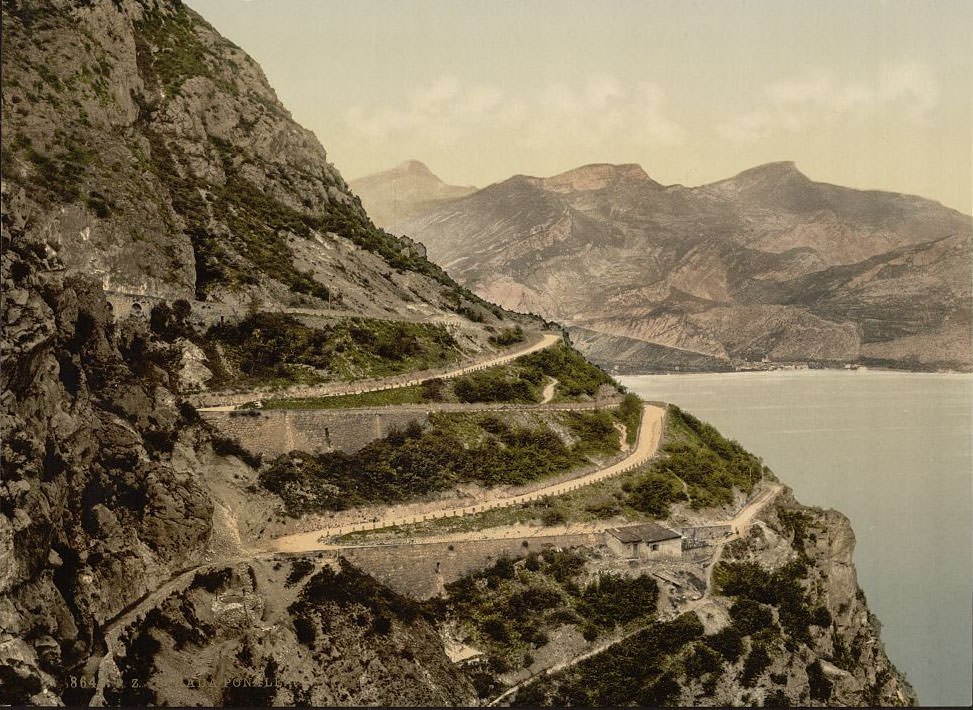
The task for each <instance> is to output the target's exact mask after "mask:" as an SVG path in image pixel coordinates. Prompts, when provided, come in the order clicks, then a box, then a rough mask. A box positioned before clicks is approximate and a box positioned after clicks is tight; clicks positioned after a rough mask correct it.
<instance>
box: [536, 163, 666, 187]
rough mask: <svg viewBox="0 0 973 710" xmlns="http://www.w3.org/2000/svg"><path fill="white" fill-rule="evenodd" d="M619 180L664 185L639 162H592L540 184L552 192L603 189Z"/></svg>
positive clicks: (545, 179)
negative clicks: (619, 163) (651, 175)
mask: <svg viewBox="0 0 973 710" xmlns="http://www.w3.org/2000/svg"><path fill="white" fill-rule="evenodd" d="M619 182H635V183H643V184H648V185H653V186H657V187H662V185H660V184H659V183H657V182H656V181H655V180H653V179H652V178H650V177H649V176H648V173H646V172H645V170H643V169H642V166H641V165H639V164H638V163H623V164H621V165H616V164H614V163H591V164H589V165H582V166H581V167H579V168H574V169H572V170H568V171H566V172H563V173H560V174H558V175H554V176H552V177H549V178H540V179H539V184H540V186H541V187H543V188H544V189H546V190H550V191H552V192H575V191H585V190H601V189H604V188H606V187H608V186H609V185H614V184H617V183H619Z"/></svg>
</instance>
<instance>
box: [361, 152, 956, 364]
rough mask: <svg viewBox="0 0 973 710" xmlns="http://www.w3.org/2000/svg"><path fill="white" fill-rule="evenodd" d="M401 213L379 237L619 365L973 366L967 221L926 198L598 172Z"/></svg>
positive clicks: (522, 183)
mask: <svg viewBox="0 0 973 710" xmlns="http://www.w3.org/2000/svg"><path fill="white" fill-rule="evenodd" d="M379 178H380V176H376V177H375V178H374V179H372V181H371V183H370V190H371V191H372V194H378V193H379V190H378V188H377V187H376V183H378V182H379V181H380V180H379ZM426 204H428V203H426ZM400 209H401V213H402V214H405V213H406V212H410V211H415V214H413V215H412V216H411V217H405V218H400V219H399V220H398V221H396V222H395V223H386V224H385V226H387V227H388V228H389V229H390V230H391V231H393V232H395V233H398V234H408V235H409V236H410V237H412V238H413V239H415V240H418V241H420V242H421V243H422V244H423V245H425V247H426V248H427V250H428V253H429V256H430V258H431V259H433V260H434V261H436V262H437V263H439V264H440V265H442V266H443V267H444V268H446V269H447V270H448V271H449V272H450V274H452V275H453V276H454V277H455V278H456V279H457V280H459V281H460V282H461V283H463V284H464V285H466V286H468V287H469V288H471V289H472V290H473V291H475V292H476V293H478V294H480V295H481V296H483V297H484V298H487V299H490V300H493V301H495V302H497V303H500V304H502V305H503V306H505V307H507V308H511V309H516V310H520V311H531V312H535V313H538V314H540V315H542V316H544V317H546V318H550V319H553V320H556V321H558V322H560V323H562V324H564V325H566V326H568V327H569V328H570V331H571V333H572V337H573V338H574V341H575V342H576V344H578V346H579V347H580V348H581V349H582V351H583V352H585V354H586V355H588V356H589V357H591V358H592V359H593V360H594V361H595V362H598V363H599V364H602V365H605V366H608V367H611V368H614V369H616V370H619V371H629V372H637V371H652V370H678V369H682V370H720V369H731V368H734V367H736V368H739V367H753V366H765V364H766V363H773V364H796V363H802V364H805V363H810V364H812V365H830V366H835V365H842V364H850V363H855V364H866V365H875V366H888V367H895V368H906V369H917V370H923V369H937V368H955V369H963V370H968V369H969V368H970V319H971V288H970V285H971V254H973V251H971V219H970V217H969V216H967V215H963V214H961V213H959V212H956V211H955V210H951V209H948V208H946V207H944V206H942V205H940V204H938V203H936V202H933V201H931V200H927V199H923V198H921V197H915V196H910V195H902V194H896V193H891V192H881V191H874V190H856V189H851V188H846V187H840V186H836V185H830V184H826V183H821V182H816V181H814V180H811V179H810V178H808V177H807V176H806V175H804V174H803V173H801V172H800V171H799V170H798V169H797V167H796V166H795V165H794V164H793V163H791V162H778V163H770V164H767V165H762V166H759V167H756V168H752V169H750V170H747V171H744V172H742V173H740V174H739V175H736V176H734V177H732V178H729V179H726V180H721V181H719V182H715V183H712V184H708V185H702V186H699V187H685V186H683V185H668V186H666V185H662V184H660V183H659V182H656V181H655V180H653V179H652V178H650V177H649V176H648V175H647V174H646V172H645V171H644V170H643V169H642V168H641V167H640V166H638V165H634V164H629V165H608V164H597V165H587V166H584V167H581V168H578V169H575V170H570V171H568V172H565V173H562V174H560V175H556V176H554V177H549V178H538V177H529V176H525V175H517V176H514V177H511V178H509V179H507V180H504V181H502V182H500V183H497V184H493V185H490V186H488V187H486V188H484V189H482V190H479V191H477V192H475V193H472V194H470V195H467V196H465V197H459V198H456V199H452V200H448V201H441V202H439V203H438V204H434V205H432V206H431V207H430V206H426V207H423V206H422V204H420V203H415V204H413V205H410V206H408V207H402V208H400ZM758 363H759V364H758Z"/></svg>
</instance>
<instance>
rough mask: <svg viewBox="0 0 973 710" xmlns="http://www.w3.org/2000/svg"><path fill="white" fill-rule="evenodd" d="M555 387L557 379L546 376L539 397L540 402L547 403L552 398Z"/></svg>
mask: <svg viewBox="0 0 973 710" xmlns="http://www.w3.org/2000/svg"><path fill="white" fill-rule="evenodd" d="M555 389H557V380H556V379H555V378H553V377H551V376H550V375H548V376H547V384H546V385H544V395H543V397H541V404H547V403H548V402H550V401H551V400H552V399H554V390H555Z"/></svg>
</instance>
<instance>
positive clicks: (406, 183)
mask: <svg viewBox="0 0 973 710" xmlns="http://www.w3.org/2000/svg"><path fill="white" fill-rule="evenodd" d="M349 186H350V187H351V189H352V190H354V192H355V194H356V195H358V196H359V197H360V198H361V201H362V205H364V207H365V209H367V210H368V214H369V216H370V217H371V218H372V219H373V220H375V224H377V225H379V226H380V227H384V228H385V229H391V228H392V227H393V225H395V224H396V223H398V222H401V221H402V220H405V219H409V218H410V217H413V216H415V215H417V214H421V213H422V212H426V211H428V210H431V209H434V208H435V207H437V206H438V205H440V204H442V203H443V202H446V201H448V200H455V199H458V198H460V197H466V196H467V195H470V194H472V193H474V192H476V188H475V187H461V186H459V185H448V184H446V183H445V182H443V181H442V180H440V179H439V178H438V177H437V176H436V175H435V174H433V172H432V171H431V170H430V169H429V168H428V167H426V165H425V164H423V163H420V162H419V161H418V160H407V161H406V162H404V163H402V164H401V165H397V166H396V167H394V168H392V169H391V170H386V171H384V172H381V173H375V174H374V175H366V176H365V177H362V178H358V179H357V180H352V181H351V182H350V183H349Z"/></svg>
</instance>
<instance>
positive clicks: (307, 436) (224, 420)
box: [200, 409, 428, 456]
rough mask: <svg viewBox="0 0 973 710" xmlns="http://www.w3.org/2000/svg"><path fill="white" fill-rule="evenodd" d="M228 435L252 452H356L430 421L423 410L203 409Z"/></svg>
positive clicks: (266, 454)
mask: <svg viewBox="0 0 973 710" xmlns="http://www.w3.org/2000/svg"><path fill="white" fill-rule="evenodd" d="M200 414H201V415H202V416H203V417H204V418H205V419H206V420H207V421H208V422H210V423H211V424H213V425H214V426H215V427H216V428H217V430H218V431H219V432H220V433H221V434H222V435H223V436H228V437H232V438H235V439H239V441H240V443H241V444H243V446H244V447H245V448H247V449H249V450H250V451H252V452H254V453H256V454H263V455H264V456H279V455H280V454H286V453H287V452H289V451H293V450H294V449H298V450H300V451H308V452H325V451H344V452H345V453H353V452H355V451H358V450H359V449H361V448H362V447H363V446H365V445H366V444H368V443H369V442H371V441H374V440H375V439H380V438H382V437H383V436H385V435H386V434H388V433H389V430H390V429H392V428H393V427H398V428H403V427H405V426H406V425H407V424H408V423H409V422H411V421H418V422H419V423H420V424H424V423H425V422H426V419H427V418H428V414H426V413H423V412H416V411H409V412H393V411H390V412H349V411H347V410H340V409H336V410H323V409H313V410H287V409H272V410H267V411H259V410H239V411H235V412H200Z"/></svg>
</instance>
